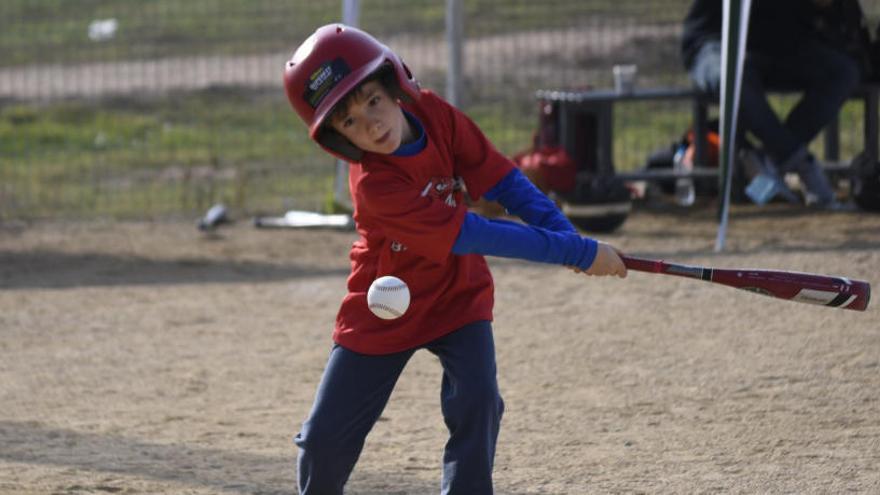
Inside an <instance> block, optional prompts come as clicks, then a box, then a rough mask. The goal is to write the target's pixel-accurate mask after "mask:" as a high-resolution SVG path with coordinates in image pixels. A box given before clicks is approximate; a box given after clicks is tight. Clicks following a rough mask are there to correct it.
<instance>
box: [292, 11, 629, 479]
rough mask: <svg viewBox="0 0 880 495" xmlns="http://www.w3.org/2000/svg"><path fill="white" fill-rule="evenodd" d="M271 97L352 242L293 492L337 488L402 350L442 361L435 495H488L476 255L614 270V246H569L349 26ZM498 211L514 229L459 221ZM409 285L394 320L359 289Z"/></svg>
mask: <svg viewBox="0 0 880 495" xmlns="http://www.w3.org/2000/svg"><path fill="white" fill-rule="evenodd" d="M284 85H285V91H286V93H287V97H288V99H289V100H290V103H291V105H292V106H293V108H294V110H295V111H296V112H297V113H298V114H299V116H300V117H301V118H302V119H303V121H305V123H306V125H307V126H308V128H309V136H310V137H311V138H312V139H314V140H315V141H316V142H317V143H319V144H320V145H321V146H322V147H323V148H324V149H325V150H326V151H328V152H329V153H331V154H332V155H334V156H336V157H339V158H342V159H345V160H347V161H349V162H350V173H349V185H350V188H351V192H352V197H353V202H354V219H355V222H356V225H357V230H358V233H359V234H360V239H359V240H358V241H357V242H355V243H354V245H353V246H352V249H351V255H350V257H351V266H352V270H351V275H350V276H349V278H348V294H347V295H346V297H345V298H344V300H343V301H342V306H341V308H340V310H339V313H338V315H337V318H336V327H335V329H334V332H333V340H334V346H333V348H332V350H331V351H330V358H329V360H328V362H327V366H326V369H325V370H324V375H323V377H322V379H321V384H320V385H319V387H318V390H317V394H316V398H315V403H314V405H313V408H312V411H311V413H310V414H309V417H308V419H307V420H306V421H305V423H304V424H303V425H302V430H301V431H300V433H299V434H298V435H297V436H296V439H295V442H296V444H297V446H298V447H299V449H300V452H299V458H298V469H297V475H298V481H299V490H300V493H302V494H305V495H309V494H341V493H342V492H343V487H344V485H345V483H346V481H347V480H348V477H349V474H350V473H351V471H352V469H353V468H354V465H355V463H356V462H357V459H358V456H359V454H360V451H361V448H362V447H363V444H364V440H365V438H366V436H367V433H369V431H370V429H371V428H372V427H373V425H374V424H375V422H376V421H377V420H378V418H379V415H380V414H381V413H382V410H383V408H384V407H385V404H386V402H387V400H388V397H389V396H390V395H391V392H392V389H393V388H394V385H395V382H396V381H397V378H398V377H399V376H400V373H401V372H402V371H403V368H404V366H405V365H406V363H407V361H408V360H409V358H410V357H411V356H412V355H413V353H414V352H415V351H416V350H418V349H427V350H428V351H430V352H431V353H433V354H435V355H436V356H437V357H438V358H439V360H440V363H441V365H442V367H443V380H442V386H441V401H442V402H441V410H442V413H443V419H444V421H445V423H446V426H447V427H448V429H449V440H448V442H447V444H446V447H445V451H444V455H443V479H442V485H441V486H442V493H444V494H467V495H479V494H488V493H492V464H493V460H494V456H495V441H496V438H497V436H498V429H499V425H500V421H501V415H502V412H503V410H504V403H503V402H502V400H501V396H500V394H499V392H498V384H497V381H496V376H495V349H494V342H493V339H492V333H491V324H490V322H491V320H492V306H493V285H492V276H491V274H490V273H489V268H488V266H487V264H486V261H485V259H484V258H483V256H482V255H494V256H506V257H514V258H521V259H527V260H532V261H539V262H546V263H556V264H560V265H565V266H568V267H570V268H572V269H574V270H575V271H577V272H584V273H586V274H587V275H617V276H620V277H624V276H626V268H625V267H624V265H623V262H622V261H621V259H620V257H619V256H618V254H617V251H616V250H615V249H614V248H613V247H611V246H609V245H607V244H604V243H601V242H597V241H595V240H592V239H589V238H585V237H581V236H580V235H579V234H578V233H577V231H576V229H575V228H574V227H573V226H572V225H571V223H569V222H568V220H567V219H566V218H565V217H564V216H563V215H562V214H561V213H560V212H559V210H558V209H557V208H556V206H555V204H554V203H553V202H552V201H550V200H549V198H547V197H546V196H544V195H543V194H542V193H540V192H539V191H538V190H537V189H536V188H535V187H534V186H532V184H531V183H529V182H528V180H527V179H525V178H524V176H523V175H522V174H520V173H519V171H518V170H516V169H515V168H514V167H513V164H512V163H511V161H510V160H509V159H508V158H506V157H504V156H503V155H501V154H500V153H499V152H498V151H497V150H495V148H494V147H493V146H492V145H491V144H490V143H489V141H488V140H487V139H486V138H485V137H484V135H483V134H482V132H481V131H480V130H479V129H478V128H477V126H476V125H475V124H474V123H473V122H472V121H471V120H470V119H469V118H467V117H466V116H465V115H464V114H463V113H461V112H459V111H458V110H456V109H455V108H454V107H452V106H451V105H449V104H448V103H446V102H445V101H443V100H442V99H441V98H439V97H438V96H437V95H435V94H434V93H432V92H430V91H427V90H420V89H419V86H418V84H417V82H416V80H415V79H414V77H413V75H412V74H411V73H410V71H409V69H408V68H407V67H406V66H405V65H404V64H403V62H402V61H401V60H400V58H399V57H398V56H397V55H396V54H395V53H394V52H392V51H391V50H390V49H389V48H388V47H386V46H385V45H383V44H381V43H380V42H378V41H377V40H376V39H375V38H373V37H372V36H370V35H369V34H367V33H364V32H363V31H360V30H358V29H354V28H352V27H348V26H345V25H341V24H333V25H327V26H323V27H321V28H319V29H318V30H317V31H315V33H314V34H312V35H311V36H310V37H309V38H308V39H306V40H305V42H303V44H302V45H301V46H300V47H299V48H298V49H297V50H296V52H295V53H294V55H293V58H291V60H290V61H288V62H287V66H286V69H285V73H284ZM465 192H466V193H467V194H468V195H469V196H470V197H471V199H474V200H476V199H479V198H480V197H484V198H486V199H489V200H494V201H498V202H499V203H500V204H501V205H503V206H504V207H505V208H506V209H507V211H508V212H510V213H511V214H514V215H517V216H518V217H520V218H521V219H522V220H524V221H525V222H526V223H527V224H528V225H523V224H520V223H515V222H509V221H503V220H488V219H486V218H483V217H480V216H479V215H476V214H474V213H471V212H469V211H468V209H467V206H466V205H465V202H464V194H465ZM383 275H394V276H396V277H398V278H400V279H402V280H403V281H404V282H406V283H407V284H408V285H409V289H410V293H411V296H412V302H411V304H410V307H409V309H408V310H407V312H406V314H404V315H403V316H402V317H400V318H398V319H395V320H383V319H380V318H378V317H377V316H375V315H373V314H372V313H371V312H370V310H369V309H368V308H367V300H366V296H367V289H368V288H369V286H370V284H371V283H372V281H373V280H375V279H376V278H377V277H380V276H383Z"/></svg>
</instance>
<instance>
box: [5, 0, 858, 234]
mask: <svg viewBox="0 0 880 495" xmlns="http://www.w3.org/2000/svg"><path fill="white" fill-rule="evenodd" d="M687 4H688V2H687V0H666V1H664V2H661V3H651V4H650V5H645V3H644V2H638V1H621V2H612V1H609V0H593V1H572V0H551V1H548V2H540V3H539V2H525V1H513V0H504V1H490V0H479V1H468V2H465V9H466V13H465V19H466V22H465V28H466V33H467V37H468V39H479V38H481V37H484V36H485V37H487V39H491V40H493V42H496V43H502V45H496V46H498V47H499V48H500V47H502V46H503V43H504V40H514V39H515V36H516V35H517V34H518V33H524V32H533V31H535V30H537V31H541V32H542V33H543V32H546V33H548V35H549V36H548V37H547V38H546V43H547V44H548V46H550V47H551V48H550V49H549V54H550V55H549V56H548V49H546V48H545V49H543V51H542V50H540V49H539V50H536V51H535V53H533V54H532V55H531V57H532V58H530V59H528V62H527V64H533V65H534V64H537V65H539V66H540V67H544V66H545V65H546V67H547V71H546V73H545V74H541V75H540V80H539V79H538V78H536V77H535V76H534V75H533V74H529V75H523V74H520V73H519V71H518V69H519V67H517V65H516V63H515V61H514V62H511V61H505V62H504V63H503V64H500V65H499V66H498V67H499V68H494V69H493V67H494V66H493V63H495V62H496V61H495V60H492V54H493V51H492V48H489V51H488V52H485V53H483V52H481V53H482V54H481V55H480V56H482V57H485V58H486V60H485V62H486V64H485V66H486V67H485V72H480V73H472V74H468V75H467V78H468V81H467V83H468V84H469V86H470V89H471V94H472V97H471V99H470V100H471V101H469V102H468V105H467V106H466V108H465V109H466V111H467V112H468V113H469V115H471V116H472V117H473V118H474V120H476V122H477V123H478V124H479V125H480V127H481V128H482V129H483V130H484V132H485V133H486V134H487V135H488V136H489V137H490V139H492V141H493V142H494V143H495V144H496V145H497V146H498V147H499V148H500V149H501V150H502V151H503V152H505V153H507V154H513V153H515V152H517V151H520V150H523V149H525V148H527V147H528V146H530V144H531V141H532V134H533V132H534V131H535V128H536V126H537V110H536V104H535V102H534V100H533V99H532V96H531V95H532V94H533V91H534V89H536V88H537V87H546V86H549V87H553V86H554V85H556V84H560V81H566V80H567V79H566V76H565V75H564V74H562V75H561V73H555V72H554V70H556V69H555V68H561V69H562V70H566V69H569V68H571V67H572V66H577V67H575V68H577V69H578V70H581V69H584V68H586V69H593V68H595V69H594V70H593V71H592V72H589V73H588V74H587V75H586V76H584V75H583V73H579V74H581V75H579V76H577V77H580V78H587V82H589V83H590V84H593V85H597V84H599V85H601V84H606V83H607V82H606V81H604V80H601V78H602V77H607V76H608V71H607V70H605V65H606V64H608V63H612V60H613V58H616V57H641V58H638V59H637V60H638V63H639V66H640V77H643V79H642V82H643V84H645V85H658V84H660V85H676V84H681V81H682V79H683V71H681V69H680V67H679V64H678V62H677V59H676V48H675V46H674V45H675V43H676V40H675V39H674V38H673V37H669V35H668V34H667V35H664V36H666V37H665V38H655V37H652V36H657V35H648V34H639V31H638V29H639V26H642V25H645V26H649V25H664V23H665V25H674V23H675V22H677V21H678V19H680V18H681V16H683V12H684V11H685V9H686V6H687ZM362 5H363V9H362V10H363V11H362V16H361V23H362V25H364V26H365V27H366V28H367V29H369V30H370V31H373V32H375V33H377V35H379V36H380V37H381V36H382V35H383V34H399V33H401V32H408V33H432V36H438V37H440V35H439V34H438V33H442V32H443V29H444V16H445V9H444V5H443V2H436V1H432V2H429V1H424V0H419V1H404V0H393V1H391V0H387V1H384V2H382V3H377V2H362ZM389 12H393V15H389ZM339 13H340V5H339V2H336V1H331V2H300V1H297V2H276V1H270V0H254V1H244V0H210V1H209V0H198V1H192V2H176V1H172V0H150V1H139V2H125V1H119V0H82V1H77V2H67V1H61V0H42V1H40V2H32V1H25V0H8V1H4V2H2V4H0V48H2V52H3V54H4V56H3V57H2V58H0V69H2V70H6V71H10V70H12V71H14V70H15V68H16V67H21V66H30V65H41V64H42V65H49V64H74V65H77V66H82V65H84V64H86V63H91V62H100V63H102V64H113V63H116V62H119V63H122V62H126V61H132V60H139V61H142V60H152V59H162V58H164V57H186V56H193V57H212V56H221V57H222V56H224V55H242V54H250V53H253V54H262V53H276V52H277V53H282V54H283V53H286V52H287V51H289V50H290V48H291V47H290V43H291V40H298V39H301V38H302V37H304V36H305V35H306V34H307V33H308V32H310V31H311V30H312V29H314V27H315V26H317V25H319V24H322V23H326V22H330V21H332V20H335V19H337V18H338V16H339ZM105 18H117V19H119V21H120V28H119V31H118V33H117V35H116V37H114V38H113V39H111V40H108V41H104V42H100V43H96V42H93V41H91V40H89V39H88V37H87V36H86V31H87V26H88V24H89V22H91V21H92V20H94V19H105ZM606 19H607V20H614V21H615V22H614V23H612V27H610V28H608V27H606V31H603V32H604V33H606V34H615V33H616V32H617V30H618V27H617V26H618V23H620V26H621V27H620V29H623V30H630V31H631V32H630V31H627V33H624V34H625V35H626V36H628V37H624V38H622V39H623V40H624V41H618V43H622V45H621V46H620V47H617V48H615V47H616V46H617V45H612V41H611V40H606V39H604V38H602V37H596V38H595V39H593V38H592V37H589V38H588V40H589V41H588V42H587V43H586V46H585V47H584V48H583V50H584V52H583V53H581V52H576V53H575V54H574V55H573V56H572V55H570V54H569V55H562V54H559V53H555V52H554V51H553V49H552V47H553V46H556V45H559V46H560V47H565V46H571V45H567V43H569V40H568V38H554V37H553V36H552V33H553V30H554V29H559V30H561V31H560V32H564V31H565V29H567V28H571V27H572V26H586V27H585V28H584V29H589V28H590V27H593V28H597V27H599V26H601V25H602V23H603V20H606ZM499 33H502V34H503V33H510V36H511V37H510V38H506V37H504V36H501V37H499V36H494V35H497V34H499ZM586 34H588V35H589V34H590V33H586ZM420 36H421V35H420V34H416V37H417V38H419V37H420ZM602 36H605V34H603V35H602ZM441 38H442V37H441ZM530 39H531V38H530ZM536 39H537V38H536ZM540 39H544V38H540ZM494 40H501V41H494ZM554 44H555V45H554ZM580 49H581V48H578V50H580ZM591 50H592V51H591ZM418 62H419V61H418V60H416V63H418ZM440 67H445V65H443V64H440ZM481 70H482V67H481ZM492 70H495V71H496V72H492ZM161 76H162V74H154V75H147V77H161ZM421 76H422V77H429V78H431V79H434V80H439V81H442V80H443V74H439V73H438V74H434V73H433V72H427V71H426V72H423V73H421ZM594 77H598V78H600V79H597V80H596V81H592V80H590V78H594ZM545 85H546V86H545ZM431 87H432V88H434V89H437V90H438V92H442V90H441V88H440V87H436V86H431ZM776 103H777V104H778V105H779V107H780V109H784V108H786V107H790V105H791V100H790V99H789V100H785V99H780V100H778V101H777V102H776ZM841 121H842V128H843V130H844V134H843V136H842V142H841V144H842V148H843V153H844V156H851V155H852V154H854V153H855V152H856V151H857V150H858V149H859V148H860V146H861V137H860V136H861V127H860V125H861V115H860V109H859V108H858V105H855V104H849V105H847V106H846V107H845V109H844V113H843V117H842V119H841ZM689 123H690V110H689V108H688V107H687V105H685V104H668V103H643V102H640V103H635V104H622V105H618V107H617V108H616V113H615V131H614V132H615V148H614V156H615V165H616V167H617V168H618V169H619V170H631V169H633V168H636V167H639V166H641V165H642V164H643V163H644V160H645V158H646V156H647V154H648V153H650V152H651V151H653V150H655V149H657V148H660V147H665V146H669V145H670V144H671V143H672V142H673V141H675V140H676V139H678V138H679V137H680V136H681V135H682V134H684V132H685V131H686V130H687V128H688V126H689ZM0 158H2V161H0V218H4V217H10V216H15V217H45V216H71V217H83V216H86V217H88V216H107V217H113V218H142V217H153V216H168V215H175V214H185V215H192V214H193V213H194V212H197V211H200V210H203V209H204V208H206V207H208V206H210V205H211V204H213V203H215V202H218V201H222V202H225V203H227V204H229V205H231V206H233V207H235V208H240V209H242V210H246V211H248V212H258V211H264V210H269V211H278V210H280V209H283V208H289V207H297V208H304V209H328V208H329V205H331V204H332V203H331V202H330V201H329V194H330V190H331V183H332V180H333V172H332V171H333V164H332V159H330V158H329V157H327V156H326V155H325V154H323V153H322V152H320V150H319V149H318V148H317V146H315V145H314V144H313V143H311V142H309V141H308V140H307V139H306V137H305V132H304V127H303V126H302V125H301V123H299V121H298V120H297V119H296V117H295V115H294V114H293V112H291V111H290V110H289V107H288V104H287V102H286V101H285V100H284V97H283V95H282V94H281V91H280V88H278V87H272V88H246V87H229V86H212V87H208V88H207V89H204V88H198V89H196V90H192V91H182V90H181V91H175V92H171V93H150V94H141V93H140V92H137V91H135V92H132V93H131V94H125V95H122V96H102V95H98V96H96V97H87V98H84V97H76V98H52V99H49V98H45V99H41V100H39V101H30V100H22V99H7V100H2V99H0Z"/></svg>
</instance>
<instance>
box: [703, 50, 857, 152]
mask: <svg viewBox="0 0 880 495" xmlns="http://www.w3.org/2000/svg"><path fill="white" fill-rule="evenodd" d="M690 76H691V79H692V80H693V81H694V83H695V84H696V86H697V87H699V88H700V89H702V90H704V91H708V92H711V93H718V92H719V91H720V88H721V42H719V41H709V42H706V43H705V44H704V45H703V46H702V48H701V49H700V51H699V52H698V53H697V56H696V58H695V59H694V63H693V66H692V67H691V69H690ZM860 77H861V76H860V74H859V69H858V66H857V65H856V63H855V61H854V60H852V58H850V57H849V56H848V55H846V54H845V53H842V52H840V51H837V50H835V49H833V48H831V47H828V46H826V45H824V44H823V43H821V42H819V41H816V40H811V41H807V42H804V43H802V44H801V45H800V46H799V47H798V50H797V51H796V52H795V53H791V54H788V56H785V57H769V56H766V55H763V54H760V53H754V52H748V53H747V54H746V58H745V62H744V65H743V80H742V94H741V95H740V108H739V116H740V118H739V122H740V124H741V125H742V126H743V127H744V128H745V129H746V130H748V131H751V132H752V133H753V134H754V135H755V136H756V137H757V138H758V139H760V140H761V144H763V145H764V149H765V150H766V151H767V152H769V153H770V156H771V157H772V158H773V159H774V160H775V161H776V163H777V164H778V165H783V164H784V163H785V162H786V161H787V160H788V158H790V157H792V155H794V154H795V152H796V151H798V150H799V149H800V148H805V147H806V146H807V145H808V144H809V143H810V141H812V140H813V139H814V138H815V137H816V136H817V135H818V134H819V132H820V131H821V130H822V128H823V127H825V125H827V124H828V123H829V122H830V121H831V119H833V118H834V116H835V115H837V112H838V111H839V110H840V107H841V105H843V103H844V101H846V98H847V97H848V96H849V95H850V94H851V93H852V91H853V90H854V89H855V88H856V86H858V84H859V80H860ZM768 89H777V90H800V91H803V96H802V97H801V98H800V100H799V101H798V102H797V104H796V105H795V106H794V108H793V109H792V110H791V112H790V113H789V114H788V115H787V116H786V117H785V120H784V121H783V120H781V119H780V118H779V117H778V116H777V115H776V113H775V111H774V110H773V108H772V107H771V106H770V102H769V101H768V100H767V90H768Z"/></svg>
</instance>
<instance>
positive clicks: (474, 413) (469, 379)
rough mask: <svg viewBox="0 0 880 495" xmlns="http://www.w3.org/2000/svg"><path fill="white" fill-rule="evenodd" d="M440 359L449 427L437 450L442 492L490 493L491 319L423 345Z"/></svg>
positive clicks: (493, 423)
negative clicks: (441, 448)
mask: <svg viewBox="0 0 880 495" xmlns="http://www.w3.org/2000/svg"><path fill="white" fill-rule="evenodd" d="M427 348H428V350H430V351H431V352H432V353H434V354H435V355H436V356H437V357H439V358H440V362H441V364H442V365H443V383H442V387H441V397H440V398H441V407H442V410H443V419H444V421H445V422H446V427H447V428H448V429H449V440H448V441H447V442H446V448H445V450H444V453H443V481H442V486H441V493H443V494H444V495H484V494H491V493H492V467H493V464H494V461H495V442H496V441H497V439H498V430H499V428H500V425H501V416H502V414H503V412H504V401H503V400H502V399H501V394H500V393H499V392H498V381H497V379H496V376H495V372H496V371H495V344H494V341H493V338H492V325H491V324H490V323H489V322H487V321H481V322H476V323H471V324H469V325H466V326H464V327H462V328H460V329H458V330H456V331H455V332H452V333H451V334H449V335H446V336H444V337H441V338H440V339H437V340H435V341H433V342H431V343H430V344H429V345H428V346H427Z"/></svg>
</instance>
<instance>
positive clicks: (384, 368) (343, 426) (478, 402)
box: [294, 321, 504, 495]
mask: <svg viewBox="0 0 880 495" xmlns="http://www.w3.org/2000/svg"><path fill="white" fill-rule="evenodd" d="M423 348H425V349H428V351H430V352H431V353H433V354H434V355H436V356H437V357H438V358H440V364H441V365H442V366H443V381H442V384H441V389H440V400H441V410H442V412H443V419H444V421H445V422H446V427H447V428H448V429H449V440H448V441H447V442H446V448H445V450H444V454H443V479H442V485H441V489H442V490H441V493H443V494H473V495H479V494H491V493H492V465H493V462H494V459H495V442H496V439H497V438H498V429H499V426H500V423H501V415H502V413H503V411H504V402H503V401H502V400H501V395H500V394H499V392H498V382H497V381H496V376H495V344H494V341H493V339H492V326H491V324H490V323H489V322H486V321H481V322H476V323H472V324H470V325H466V326H464V327H462V328H460V329H458V330H456V331H455V332H452V333H450V334H448V335H445V336H443V337H441V338H439V339H437V340H435V341H433V342H430V343H428V344H426V345H424V346H423ZM415 351H416V349H412V350H408V351H404V352H399V353H396V354H388V355H381V356H372V355H364V354H358V353H355V352H352V351H350V350H347V349H345V348H343V347H341V346H339V345H336V346H334V347H333V350H332V351H331V352H330V359H329V360H328V362H327V367H326V369H325V370H324V376H323V377H322V379H321V384H320V385H319V386H318V391H317V394H316V397H315V403H314V405H313V407H312V411H311V413H310V414H309V418H308V419H307V420H306V422H305V423H304V424H303V426H302V430H301V431H300V433H299V434H298V435H297V436H296V438H295V440H294V441H295V442H296V445H297V446H298V447H299V449H300V452H299V459H298V465H297V476H298V481H299V490H300V493H301V494H303V495H319V494H320V495H323V494H334V495H335V494H341V493H342V490H343V486H344V485H345V483H346V481H347V480H348V477H349V475H350V474H351V471H352V469H353V468H354V465H355V463H356V462H357V459H358V456H359V455H360V452H361V449H362V448H363V445H364V441H365V440H366V437H367V433H369V431H370V429H372V427H373V425H374V424H375V423H376V421H377V420H378V419H379V416H380V415H381V413H382V410H383V409H384V408H385V404H386V403H387V402H388V398H389V396H390V395H391V391H392V390H393V389H394V385H395V383H397V379H398V377H399V376H400V373H401V372H402V371H403V368H404V367H405V366H406V363H407V362H408V361H409V359H410V358H411V357H412V355H413V354H414V353H415Z"/></svg>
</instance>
